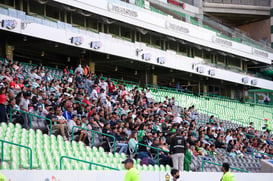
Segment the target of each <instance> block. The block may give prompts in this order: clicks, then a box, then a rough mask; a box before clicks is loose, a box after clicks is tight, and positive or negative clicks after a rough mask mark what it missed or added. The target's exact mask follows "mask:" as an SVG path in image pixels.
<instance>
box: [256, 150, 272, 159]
mask: <svg viewBox="0 0 273 181" xmlns="http://www.w3.org/2000/svg"><path fill="white" fill-rule="evenodd" d="M255 153H259V154H261V155H266V156H269V157H270V158H271V159H272V158H273V155H270V154H268V153H263V152H259V151H255V150H254V151H253V152H252V156H253V157H255V155H254V154H255Z"/></svg>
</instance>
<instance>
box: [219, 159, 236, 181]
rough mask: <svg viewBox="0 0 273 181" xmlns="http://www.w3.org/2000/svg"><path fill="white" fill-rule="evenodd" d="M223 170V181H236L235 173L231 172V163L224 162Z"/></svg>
mask: <svg viewBox="0 0 273 181" xmlns="http://www.w3.org/2000/svg"><path fill="white" fill-rule="evenodd" d="M222 171H223V173H224V174H223V176H222V178H221V181H234V175H233V174H232V173H231V172H229V164H228V163H223V165H222Z"/></svg>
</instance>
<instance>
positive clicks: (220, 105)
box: [215, 104, 235, 118]
mask: <svg viewBox="0 0 273 181" xmlns="http://www.w3.org/2000/svg"><path fill="white" fill-rule="evenodd" d="M216 106H219V107H223V108H225V109H230V110H232V111H233V118H235V109H234V108H232V107H228V106H225V105H222V104H215V107H216Z"/></svg>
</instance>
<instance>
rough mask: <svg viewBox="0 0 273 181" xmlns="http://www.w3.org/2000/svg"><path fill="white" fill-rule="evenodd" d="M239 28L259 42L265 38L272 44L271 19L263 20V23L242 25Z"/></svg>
mask: <svg viewBox="0 0 273 181" xmlns="http://www.w3.org/2000/svg"><path fill="white" fill-rule="evenodd" d="M237 28H239V29H241V30H242V31H245V32H247V33H248V34H249V35H250V37H251V38H253V39H254V40H257V41H259V40H261V39H263V38H266V39H267V42H268V43H271V41H270V40H271V34H270V18H268V19H265V20H262V21H258V22H254V23H250V24H246V25H242V26H239V27H237Z"/></svg>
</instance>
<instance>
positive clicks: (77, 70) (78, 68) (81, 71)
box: [74, 64, 84, 75]
mask: <svg viewBox="0 0 273 181" xmlns="http://www.w3.org/2000/svg"><path fill="white" fill-rule="evenodd" d="M77 72H80V74H81V75H83V73H84V70H83V68H82V66H81V64H79V66H78V67H77V68H76V69H75V72H74V73H75V75H77Z"/></svg>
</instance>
